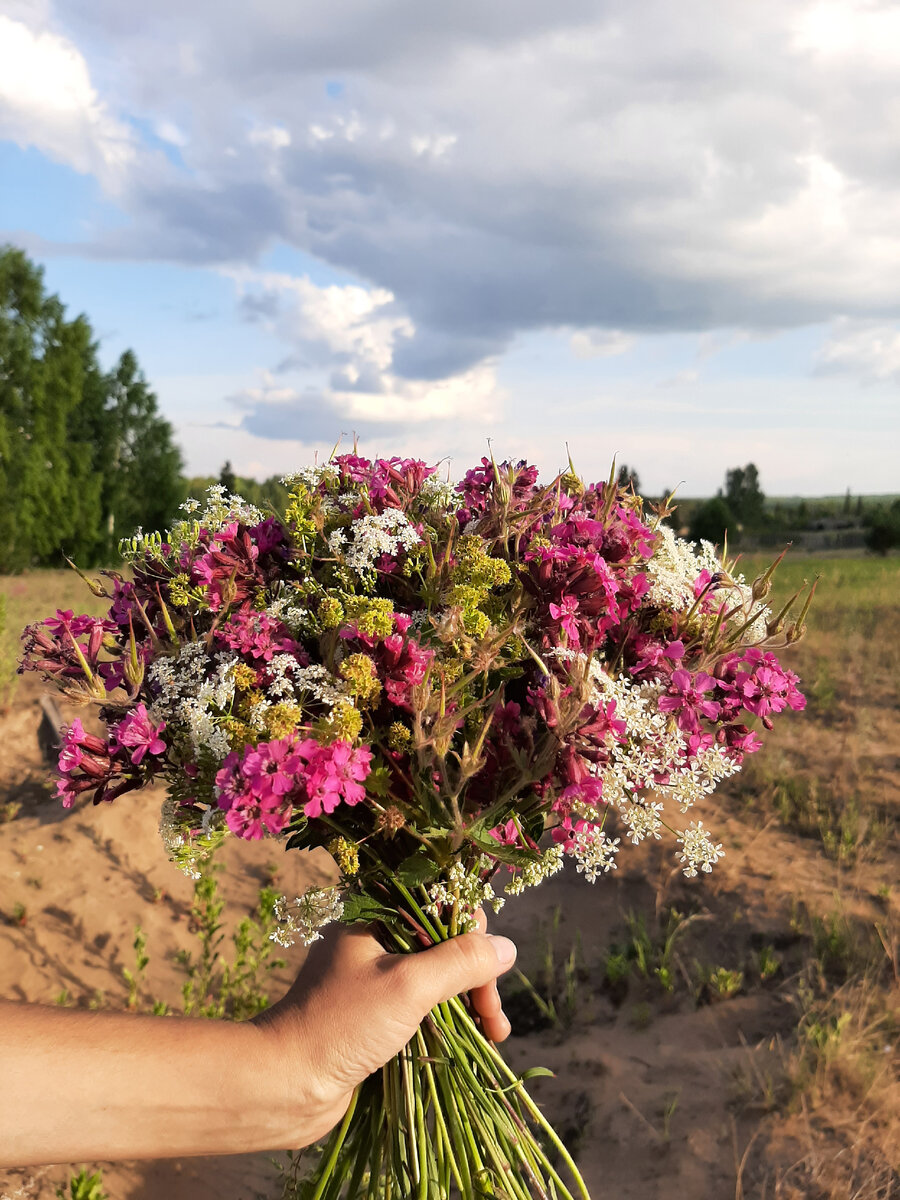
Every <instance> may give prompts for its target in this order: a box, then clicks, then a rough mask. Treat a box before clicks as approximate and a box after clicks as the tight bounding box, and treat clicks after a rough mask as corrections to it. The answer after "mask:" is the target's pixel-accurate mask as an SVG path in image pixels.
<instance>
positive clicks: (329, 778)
mask: <svg viewBox="0 0 900 1200" xmlns="http://www.w3.org/2000/svg"><path fill="white" fill-rule="evenodd" d="M298 754H299V755H300V756H301V757H302V758H305V759H306V767H305V769H304V776H303V786H304V789H305V791H306V796H307V799H306V802H305V803H304V805H303V811H304V812H305V813H306V815H307V816H308V817H320V816H321V815H322V813H323V812H326V813H332V812H334V810H335V809H336V808H337V806H338V805H339V804H340V803H342V802H343V803H344V804H349V805H351V806H353V805H356V804H359V802H360V801H361V800H363V799H365V795H366V789H365V788H364V787H363V781H364V780H365V779H366V778H367V776H368V774H369V771H370V769H371V768H370V763H371V761H372V751H371V749H370V748H369V747H368V746H359V747H358V748H357V749H354V748H353V747H352V746H351V745H350V743H349V742H344V741H338V742H332V743H331V745H330V746H322V745H320V744H319V743H318V742H316V741H314V740H313V739H312V738H309V739H307V740H306V741H305V742H302V743H301V744H300V746H299V747H298Z"/></svg>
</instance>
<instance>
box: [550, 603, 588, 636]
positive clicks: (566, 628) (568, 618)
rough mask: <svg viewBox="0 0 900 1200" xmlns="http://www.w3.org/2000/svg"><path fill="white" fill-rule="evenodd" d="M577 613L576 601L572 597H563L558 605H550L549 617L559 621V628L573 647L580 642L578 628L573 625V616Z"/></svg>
mask: <svg viewBox="0 0 900 1200" xmlns="http://www.w3.org/2000/svg"><path fill="white" fill-rule="evenodd" d="M577 612H578V601H577V600H576V599H575V597H574V596H563V597H562V602H561V603H560V604H551V605H550V616H551V617H552V618H553V619H554V621H559V624H560V627H561V629H562V630H563V632H564V633H565V634H566V637H567V638H568V639H569V641H570V642H571V643H572V645H573V646H577V645H578V644H579V642H580V640H581V639H580V638H579V636H578V626H577V625H576V624H575V614H576V613H577Z"/></svg>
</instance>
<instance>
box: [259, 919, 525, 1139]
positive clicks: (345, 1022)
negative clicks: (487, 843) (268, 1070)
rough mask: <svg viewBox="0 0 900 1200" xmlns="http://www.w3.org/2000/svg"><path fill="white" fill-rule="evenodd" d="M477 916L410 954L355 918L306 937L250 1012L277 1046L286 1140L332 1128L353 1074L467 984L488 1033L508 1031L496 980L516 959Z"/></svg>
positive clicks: (372, 1064)
mask: <svg viewBox="0 0 900 1200" xmlns="http://www.w3.org/2000/svg"><path fill="white" fill-rule="evenodd" d="M478 924H479V932H477V933H466V934H462V935H460V936H459V937H455V938H451V939H450V940H449V941H447V942H441V943H440V944H439V945H437V946H432V947H431V948H430V949H428V950H421V951H418V952H416V953H415V954H389V953H388V952H387V951H385V950H384V949H383V948H382V947H381V946H380V945H379V943H378V942H377V941H376V940H375V938H374V937H373V936H372V935H371V934H370V933H368V932H367V931H366V930H364V929H362V928H350V929H348V928H346V927H335V928H334V929H332V930H330V931H329V932H328V934H327V935H326V936H325V938H323V940H322V941H321V942H317V943H316V944H315V945H314V946H313V947H312V949H311V950H310V953H309V955H308V957H307V959H306V961H305V962H304V964H303V967H302V969H301V970H300V973H299V975H298V976H297V979H296V981H295V982H294V984H293V986H292V987H291V989H290V990H289V991H288V993H287V995H286V996H285V997H284V998H283V999H282V1000H281V1001H279V1002H278V1003H277V1004H275V1005H273V1006H272V1007H271V1008H270V1009H268V1010H267V1011H266V1012H264V1013H263V1014H261V1015H260V1016H259V1017H257V1018H256V1019H255V1022H254V1023H255V1024H256V1026H257V1027H258V1028H259V1030H260V1032H261V1033H263V1034H264V1036H265V1037H266V1039H267V1041H268V1042H269V1043H270V1044H271V1046H272V1048H273V1051H274V1058H273V1062H274V1063H275V1064H277V1069H278V1072H279V1081H278V1082H279V1083H280V1084H281V1085H282V1086H283V1095H282V1094H281V1092H280V1091H279V1098H278V1102H279V1103H283V1104H284V1105H285V1117H286V1119H287V1121H288V1130H289V1134H290V1136H288V1140H287V1141H286V1142H285V1144H286V1145H287V1144H293V1145H294V1146H302V1145H308V1144H309V1143H310V1142H314V1141H317V1140H318V1139H319V1138H320V1137H322V1136H323V1135H324V1134H325V1133H327V1132H328V1131H329V1130H330V1129H331V1128H333V1126H334V1125H336V1124H337V1123H338V1121H339V1120H340V1119H341V1117H342V1116H343V1114H344V1112H345V1111H346V1109H347V1106H348V1104H349V1103H350V1098H351V1096H352V1094H353V1090H354V1088H355V1087H356V1086H357V1084H359V1083H361V1082H362V1081H363V1080H364V1079H365V1078H366V1077H367V1076H369V1075H371V1074H372V1072H373V1071H377V1070H378V1069H379V1068H380V1067H381V1066H383V1065H384V1063H386V1062H387V1061H388V1060H389V1059H391V1058H393V1056H394V1055H395V1054H398V1053H399V1052H400V1051H401V1050H402V1049H403V1047H404V1046H405V1045H406V1044H407V1042H408V1041H409V1040H410V1038H412V1037H413V1036H414V1035H415V1032H416V1030H417V1029H418V1027H419V1025H420V1024H421V1022H422V1020H423V1019H424V1017H425V1015H426V1014H427V1013H428V1012H430V1011H431V1009H432V1008H434V1007H435V1005H437V1004H439V1003H441V1002H442V1001H444V1000H449V999H450V997H451V996H455V995H457V994H458V993H460V992H465V991H468V992H469V994H470V996H471V999H472V1004H473V1007H474V1009H475V1011H476V1012H477V1013H478V1015H479V1016H480V1018H481V1022H482V1027H483V1029H484V1033H485V1036H486V1037H488V1038H490V1039H491V1040H492V1041H495V1042H499V1041H503V1040H504V1038H506V1037H507V1036H508V1035H509V1021H508V1020H507V1019H506V1017H505V1016H504V1014H503V1011H502V1008H501V1005H500V996H499V993H498V992H497V984H496V980H497V977H498V976H499V975H502V974H503V973H504V972H505V971H508V970H509V968H510V967H511V966H512V965H513V963H514V962H515V957H516V949H515V945H514V944H513V943H512V942H511V941H509V939H508V938H503V937H493V936H490V935H487V934H486V933H485V932H484V931H485V929H486V926H487V922H486V920H485V917H484V914H483V913H479V914H478ZM290 1122H293V1123H294V1126H293V1128H292V1127H291V1125H290Z"/></svg>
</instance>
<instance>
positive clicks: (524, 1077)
mask: <svg viewBox="0 0 900 1200" xmlns="http://www.w3.org/2000/svg"><path fill="white" fill-rule="evenodd" d="M540 1075H546V1076H547V1077H548V1078H550V1079H555V1078H556V1072H555V1071H551V1070H550V1068H549V1067H529V1068H528V1070H527V1071H523V1072H522V1074H521V1075H520V1076H519V1078H518V1079H514V1080H513V1082H512V1083H508V1084H506V1086H505V1087H498V1088H491V1089H490V1090H491V1091H493V1092H512V1091H515V1089H516V1088H517V1087H521V1086H522V1084H523V1083H526V1082H527V1081H528V1080H529V1079H536V1078H537V1077H538V1076H540Z"/></svg>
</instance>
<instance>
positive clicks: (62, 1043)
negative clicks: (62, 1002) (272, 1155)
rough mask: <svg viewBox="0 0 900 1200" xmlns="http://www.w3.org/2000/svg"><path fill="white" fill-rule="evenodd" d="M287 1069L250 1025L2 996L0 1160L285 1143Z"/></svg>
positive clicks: (288, 1135) (153, 1154)
mask: <svg viewBox="0 0 900 1200" xmlns="http://www.w3.org/2000/svg"><path fill="white" fill-rule="evenodd" d="M288 1070H289V1067H288V1065H287V1064H286V1063H285V1061H284V1057H283V1056H281V1055H278V1054H277V1053H276V1052H275V1050H274V1048H273V1044H272V1042H271V1040H270V1039H269V1038H268V1036H267V1034H266V1031H265V1030H263V1029H261V1028H259V1027H258V1026H256V1025H252V1024H246V1023H240V1024H237V1023H233V1022H230V1021H208V1020H200V1019H188V1018H179V1017H166V1018H162V1017H149V1016H136V1015H131V1014H128V1013H89V1012H76V1011H72V1010H64V1009H56V1008H49V1007H44V1006H40V1005H23V1004H12V1003H8V1002H0V1165H2V1166H33V1165H36V1164H39V1163H48V1162H81V1161H91V1160H96V1159H103V1160H106V1159H113V1160H114V1159H123V1158H167V1157H168V1158H171V1157H176V1156H182V1155H184V1156H190V1155H202V1154H229V1153H231V1154H237V1153H241V1152H244V1151H252V1150H261V1149H281V1148H285V1147H287V1146H290V1145H295V1144H297V1142H296V1139H297V1138H298V1136H302V1133H301V1128H300V1127H301V1125H302V1116H303V1109H304V1097H303V1094H302V1087H301V1085H302V1081H301V1080H297V1081H296V1085H295V1086H296V1101H295V1103H290V1097H291V1096H292V1093H293V1090H294V1081H292V1080H289V1079H286V1077H285V1076H286V1072H287V1071H288ZM291 1110H292V1111H291Z"/></svg>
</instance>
